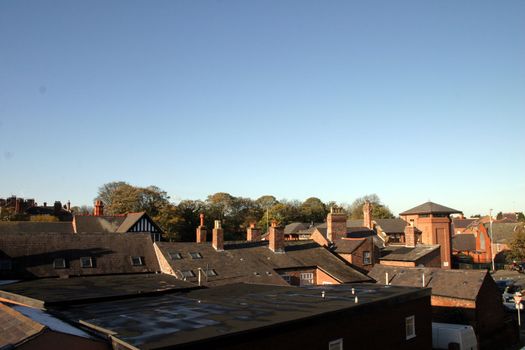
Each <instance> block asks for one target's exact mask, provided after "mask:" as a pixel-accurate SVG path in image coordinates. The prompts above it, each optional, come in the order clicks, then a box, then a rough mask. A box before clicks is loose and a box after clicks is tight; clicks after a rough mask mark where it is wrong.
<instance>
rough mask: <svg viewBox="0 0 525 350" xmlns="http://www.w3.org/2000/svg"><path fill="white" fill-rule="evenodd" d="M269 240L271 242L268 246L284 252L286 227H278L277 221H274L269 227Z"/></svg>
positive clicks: (275, 250)
mask: <svg viewBox="0 0 525 350" xmlns="http://www.w3.org/2000/svg"><path fill="white" fill-rule="evenodd" d="M268 240H269V242H270V244H269V246H268V248H270V250H271V251H272V252H274V253H284V229H283V228H282V227H277V221H275V220H273V221H272V226H270V228H269V234H268Z"/></svg>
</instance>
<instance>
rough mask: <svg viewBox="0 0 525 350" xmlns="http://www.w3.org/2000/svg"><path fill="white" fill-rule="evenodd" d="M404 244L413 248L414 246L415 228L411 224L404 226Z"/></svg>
mask: <svg viewBox="0 0 525 350" xmlns="http://www.w3.org/2000/svg"><path fill="white" fill-rule="evenodd" d="M405 246H406V247H407V248H414V247H415V246H416V228H415V227H414V226H413V225H407V226H406V227H405Z"/></svg>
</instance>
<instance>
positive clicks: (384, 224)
mask: <svg viewBox="0 0 525 350" xmlns="http://www.w3.org/2000/svg"><path fill="white" fill-rule="evenodd" d="M374 221H375V223H376V225H378V226H379V227H380V228H381V230H382V231H383V232H384V233H387V234H388V233H404V232H405V227H406V226H407V225H408V224H407V222H406V221H405V220H403V219H399V218H397V219H375V220H374Z"/></svg>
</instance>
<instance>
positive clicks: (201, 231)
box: [197, 213, 206, 243]
mask: <svg viewBox="0 0 525 350" xmlns="http://www.w3.org/2000/svg"><path fill="white" fill-rule="evenodd" d="M199 217H200V220H201V224H200V225H199V227H197V243H204V242H206V226H204V214H203V213H200V215H199Z"/></svg>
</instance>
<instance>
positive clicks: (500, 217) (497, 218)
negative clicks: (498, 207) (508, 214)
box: [496, 211, 503, 220]
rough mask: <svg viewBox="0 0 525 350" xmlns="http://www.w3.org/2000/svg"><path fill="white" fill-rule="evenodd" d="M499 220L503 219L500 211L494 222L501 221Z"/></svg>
mask: <svg viewBox="0 0 525 350" xmlns="http://www.w3.org/2000/svg"><path fill="white" fill-rule="evenodd" d="M501 219H503V213H502V212H501V211H500V212H499V213H498V215H496V220H501Z"/></svg>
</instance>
